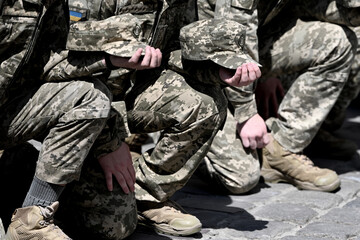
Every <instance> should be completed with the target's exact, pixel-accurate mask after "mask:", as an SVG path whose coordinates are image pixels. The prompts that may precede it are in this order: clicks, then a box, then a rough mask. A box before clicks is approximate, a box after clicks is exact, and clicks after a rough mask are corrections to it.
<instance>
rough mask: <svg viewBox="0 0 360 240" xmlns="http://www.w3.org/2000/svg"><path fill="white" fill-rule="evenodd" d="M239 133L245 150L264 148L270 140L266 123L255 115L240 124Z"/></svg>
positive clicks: (238, 125)
mask: <svg viewBox="0 0 360 240" xmlns="http://www.w3.org/2000/svg"><path fill="white" fill-rule="evenodd" d="M237 131H238V133H239V136H240V138H241V141H242V144H243V146H244V147H245V148H248V147H250V148H251V149H256V148H263V147H265V146H266V145H267V144H268V143H269V140H270V139H269V135H268V133H267V129H266V125H265V122H264V120H263V119H262V118H261V117H260V115H259V114H256V115H254V116H253V117H251V118H249V119H248V120H246V121H245V122H243V123H238V124H237Z"/></svg>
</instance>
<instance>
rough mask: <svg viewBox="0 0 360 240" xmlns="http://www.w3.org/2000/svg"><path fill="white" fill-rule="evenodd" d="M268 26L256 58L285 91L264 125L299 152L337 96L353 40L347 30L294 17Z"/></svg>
mask: <svg viewBox="0 0 360 240" xmlns="http://www.w3.org/2000/svg"><path fill="white" fill-rule="evenodd" d="M290 19H293V18H290ZM290 19H289V20H290ZM281 21H283V20H281ZM273 25H275V26H274V27H273ZM273 29H278V22H276V21H275V22H274V23H271V24H267V25H266V26H265V27H264V29H263V31H262V32H261V35H260V37H261V39H260V40H261V41H260V43H263V44H262V45H261V48H260V59H262V61H261V63H262V65H263V66H266V72H265V75H267V73H269V74H271V75H275V76H279V77H280V79H281V80H282V83H283V86H284V87H285V89H286V90H287V92H286V95H285V97H284V99H283V100H282V102H281V104H280V106H279V111H278V113H279V116H280V117H279V118H278V119H269V120H268V121H267V125H268V126H269V128H270V129H271V130H272V132H273V135H274V138H275V139H276V140H277V141H278V142H279V143H280V144H281V145H282V146H284V147H285V148H286V149H288V150H289V151H291V152H301V151H302V150H303V149H304V148H305V147H306V146H307V145H308V144H309V143H310V141H311V140H312V138H313V137H314V135H315V134H316V133H317V131H318V129H319V128H320V126H321V124H322V123H323V121H324V120H325V118H326V116H327V115H328V113H329V112H330V110H331V109H332V108H333V106H334V104H335V102H336V101H337V99H338V97H339V95H340V92H341V90H342V88H343V87H344V85H345V83H346V81H347V79H348V77H349V72H350V66H351V64H352V62H353V58H354V54H355V49H354V46H356V41H357V40H356V37H355V36H354V34H353V33H352V32H351V31H346V30H344V29H343V28H342V27H340V26H338V25H335V24H331V23H324V22H319V21H314V22H311V21H309V22H304V21H301V20H296V19H293V21H289V22H288V27H287V28H282V31H280V32H277V33H274V31H273ZM289 75H291V78H289V77H286V76H289ZM285 80H291V81H289V82H286V81H285Z"/></svg>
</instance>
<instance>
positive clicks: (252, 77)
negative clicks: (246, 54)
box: [247, 63, 257, 82]
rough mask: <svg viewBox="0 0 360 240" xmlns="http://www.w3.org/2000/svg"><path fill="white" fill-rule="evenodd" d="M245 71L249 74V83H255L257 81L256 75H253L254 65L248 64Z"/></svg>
mask: <svg viewBox="0 0 360 240" xmlns="http://www.w3.org/2000/svg"><path fill="white" fill-rule="evenodd" d="M247 69H248V72H249V80H250V81H251V82H253V81H255V80H256V79H257V77H256V73H255V65H254V64H253V63H249V64H248V65H247Z"/></svg>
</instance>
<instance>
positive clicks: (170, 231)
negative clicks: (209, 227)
mask: <svg viewBox="0 0 360 240" xmlns="http://www.w3.org/2000/svg"><path fill="white" fill-rule="evenodd" d="M138 224H139V225H142V226H144V227H147V228H150V229H153V230H155V231H156V232H158V233H162V234H167V235H173V236H184V237H185V236H189V235H193V234H195V233H198V232H200V231H201V227H202V225H201V224H199V225H196V226H194V227H192V228H187V229H175V228H172V227H170V225H169V224H165V223H155V222H153V221H149V220H147V219H146V218H144V217H143V216H141V215H138Z"/></svg>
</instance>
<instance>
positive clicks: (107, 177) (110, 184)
mask: <svg viewBox="0 0 360 240" xmlns="http://www.w3.org/2000/svg"><path fill="white" fill-rule="evenodd" d="M105 180H106V186H107V189H108V190H109V191H110V192H112V190H113V182H112V174H111V172H106V173H105Z"/></svg>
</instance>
